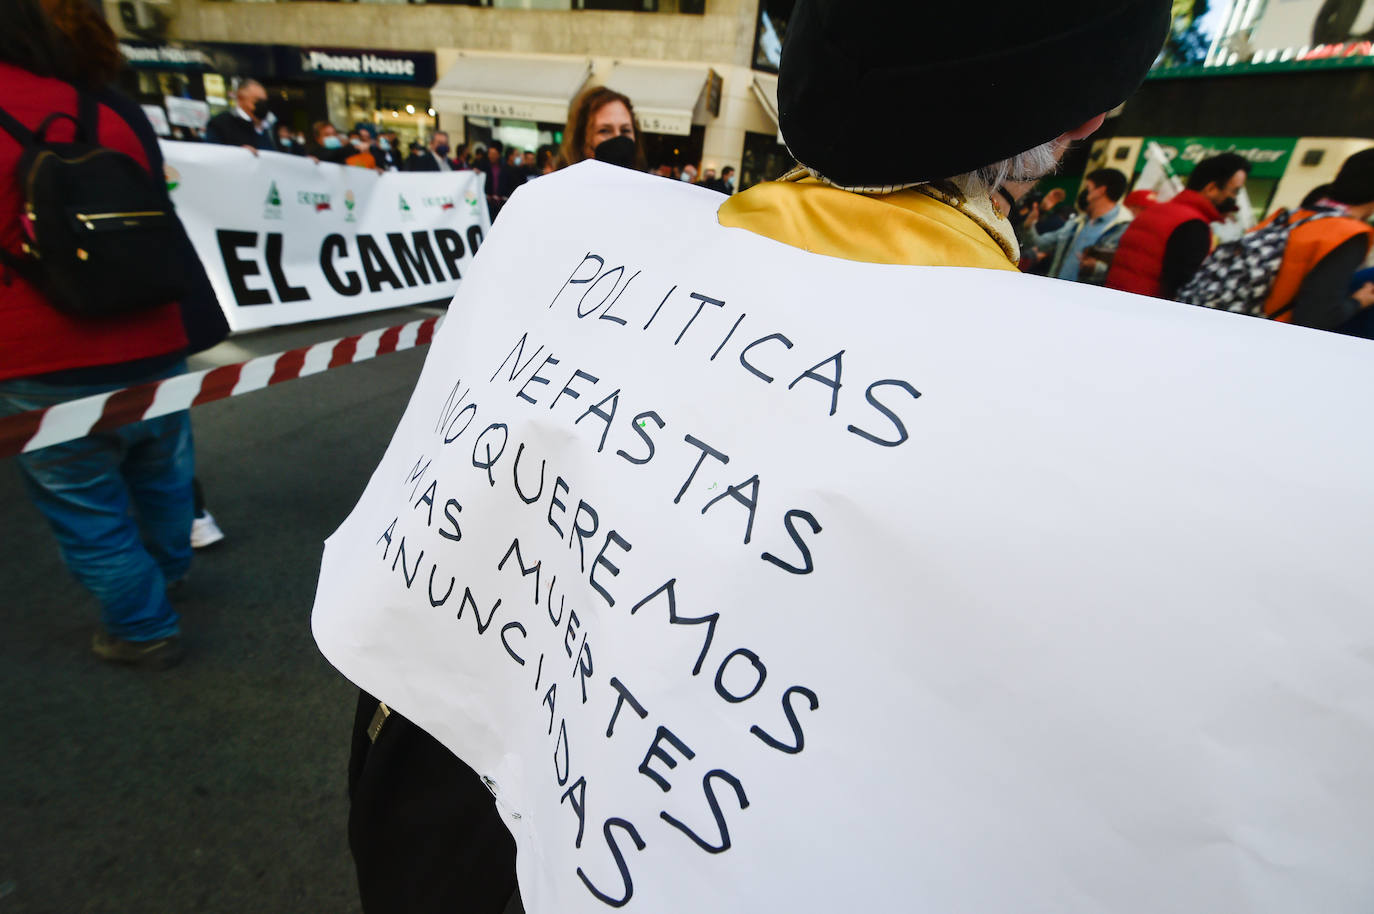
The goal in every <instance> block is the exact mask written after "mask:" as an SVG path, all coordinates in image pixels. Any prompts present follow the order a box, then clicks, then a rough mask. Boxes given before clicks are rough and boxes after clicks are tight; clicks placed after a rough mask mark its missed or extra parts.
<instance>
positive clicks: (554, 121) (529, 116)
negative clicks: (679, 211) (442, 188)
mask: <svg viewBox="0 0 1374 914" xmlns="http://www.w3.org/2000/svg"><path fill="white" fill-rule="evenodd" d="M440 59H441V60H444V61H445V62H446V63H447V66H446V67H445V69H444V72H443V75H442V76H441V77H440V79H439V81H438V83H436V84H435V86H434V89H433V92H432V98H433V100H434V107H435V108H436V109H437V110H438V112H439V115H440V118H441V121H442V126H443V128H444V129H445V130H447V131H448V132H449V133H450V135H451V137H452V138H453V139H454V144H455V145H457V144H458V143H466V144H468V146H469V147H471V146H475V145H478V144H483V145H485V144H487V143H490V142H491V141H492V140H493V139H495V140H499V141H501V143H502V144H503V145H505V146H506V147H508V148H509V147H511V146H514V147H517V148H520V149H527V150H536V149H539V148H542V147H546V146H551V145H552V146H556V145H558V144H559V143H561V142H562V140H563V130H564V127H565V125H566V124H567V118H568V111H569V108H570V107H571V106H572V102H573V100H574V99H575V98H576V97H577V96H578V94H579V93H581V92H582V90H583V89H584V88H585V87H586V86H587V85H588V84H589V83H590V82H592V81H593V80H595V81H596V82H598V83H601V84H604V85H607V86H609V87H610V88H612V89H615V90H616V91H617V92H621V93H623V94H625V95H626V96H628V97H629V98H630V99H631V100H632V101H633V103H634V106H635V115H636V117H637V118H638V119H639V126H640V131H641V133H642V137H643V141H644V147H645V153H646V156H647V158H648V164H649V165H650V166H651V167H655V166H658V165H664V164H667V165H685V164H688V163H691V164H696V163H699V162H701V161H702V149H703V143H704V137H705V134H706V124H707V122H708V120H709V119H711V118H713V117H715V115H716V114H718V113H719V110H720V93H721V78H720V76H719V75H718V74H716V72H715V71H714V70H712V69H711V68H710V67H709V66H707V65H706V64H666V63H658V62H650V61H630V60H605V61H596V62H594V61H593V60H592V59H591V58H588V57H585V56H568V55H554V54H520V55H512V54H490V53H481V52H471V51H453V52H447V53H446V52H442V51H441V52H440Z"/></svg>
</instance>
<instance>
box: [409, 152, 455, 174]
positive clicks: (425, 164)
mask: <svg viewBox="0 0 1374 914" xmlns="http://www.w3.org/2000/svg"><path fill="white" fill-rule="evenodd" d="M448 167H449V168H451V169H453V170H454V171H457V170H458V166H457V165H455V164H454V163H453V160H452V159H449V160H448ZM405 170H406V171H441V170H442V169H440V168H439V163H438V162H436V161H435V160H434V156H433V154H431V152H430V151H429V150H428V149H426V150H425V151H424V152H422V153H420V154H419V155H412V156H410V157H408V158H407V159H406V164H405Z"/></svg>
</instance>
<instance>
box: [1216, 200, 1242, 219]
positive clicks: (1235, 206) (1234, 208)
mask: <svg viewBox="0 0 1374 914" xmlns="http://www.w3.org/2000/svg"><path fill="white" fill-rule="evenodd" d="M1239 211H1240V204H1239V203H1237V202H1236V201H1235V198H1231V199H1227V200H1222V201H1221V202H1220V203H1218V204H1217V212H1219V213H1221V214H1222V215H1223V216H1229V215H1231V214H1232V213H1235V212H1239Z"/></svg>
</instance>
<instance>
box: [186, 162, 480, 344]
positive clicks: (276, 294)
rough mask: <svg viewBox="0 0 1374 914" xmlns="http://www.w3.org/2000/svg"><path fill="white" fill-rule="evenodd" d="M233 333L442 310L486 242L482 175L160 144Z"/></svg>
mask: <svg viewBox="0 0 1374 914" xmlns="http://www.w3.org/2000/svg"><path fill="white" fill-rule="evenodd" d="M162 150H163V154H164V156H165V157H166V162H167V181H168V186H169V188H170V189H171V192H172V201H173V202H174V203H175V204H176V207H177V214H178V215H179V216H180V217H181V220H182V222H183V223H184V224H185V225H186V230H187V233H188V234H189V235H190V237H191V241H192V243H193V244H194V245H195V248H196V252H197V253H198V254H199V255H200V258H201V260H202V262H204V264H205V267H206V270H207V271H208V272H209V274H210V280H211V283H212V284H213V285H214V287H215V293H216V294H217V295H218V297H219V300H220V303H221V305H222V306H223V308H224V310H225V314H226V316H227V317H228V320H229V326H230V328H231V329H233V330H251V329H256V328H259V327H269V326H273V325H275V324H288V323H297V322H300V321H310V320H319V319H321V318H328V317H340V316H342V315H346V314H359V313H362V312H365V311H381V310H383V309H386V308H399V307H403V306H406V305H417V304H429V303H447V302H448V301H449V299H450V298H452V296H453V293H454V291H456V290H457V288H458V285H459V283H460V282H461V280H462V277H463V271H464V270H466V269H467V265H468V264H469V263H470V262H471V259H472V255H473V254H474V253H476V251H477V248H478V246H479V245H481V243H482V238H483V237H484V236H485V234H486V233H487V231H489V230H490V225H491V220H490V218H489V217H488V215H487V203H486V196H485V195H484V192H483V182H484V181H485V177H484V176H483V175H482V173H481V172H474V171H450V172H430V173H415V174H411V173H401V172H387V173H385V174H380V175H379V174H378V173H377V172H375V171H371V170H369V169H365V168H350V167H347V166H343V165H332V164H329V163H324V162H313V161H311V160H310V159H307V158H302V157H300V156H290V155H284V154H281V153H274V152H263V153H260V154H258V155H256V156H255V155H253V154H252V153H250V152H248V151H247V150H244V149H239V148H238V147H231V146H213V145H206V144H202V143H173V142H163V143H162Z"/></svg>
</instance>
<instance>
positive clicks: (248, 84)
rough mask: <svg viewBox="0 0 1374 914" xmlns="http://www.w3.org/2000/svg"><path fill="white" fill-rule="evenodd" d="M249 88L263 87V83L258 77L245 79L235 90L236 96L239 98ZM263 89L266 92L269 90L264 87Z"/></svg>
mask: <svg viewBox="0 0 1374 914" xmlns="http://www.w3.org/2000/svg"><path fill="white" fill-rule="evenodd" d="M249 89H262V83H260V82H258V81H257V80H256V79H245V80H244V81H243V82H241V83H239V87H238V88H237V89H235V90H234V96H235V97H236V98H237V97H238V96H240V95H242V94H243V93H245V92H247V91H248V90H249ZM263 91H264V92H266V91H267V90H266V89H263Z"/></svg>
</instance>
